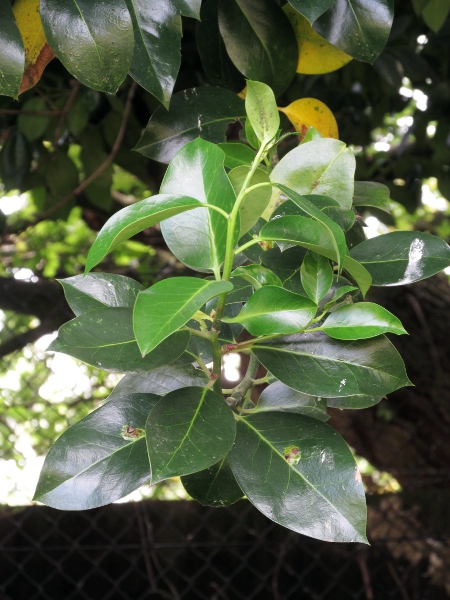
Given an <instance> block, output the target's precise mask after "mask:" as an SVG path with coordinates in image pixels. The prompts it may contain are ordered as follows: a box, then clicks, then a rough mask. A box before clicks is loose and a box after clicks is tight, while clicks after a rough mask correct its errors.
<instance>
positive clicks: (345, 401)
mask: <svg viewBox="0 0 450 600" xmlns="http://www.w3.org/2000/svg"><path fill="white" fill-rule="evenodd" d="M381 400H383V397H378V398H376V397H375V398H373V397H371V396H364V395H361V396H346V397H345V398H326V402H327V405H328V406H329V407H330V408H339V409H340V410H344V409H350V410H355V409H362V408H370V407H371V406H375V405H376V404H379V403H380V402H381Z"/></svg>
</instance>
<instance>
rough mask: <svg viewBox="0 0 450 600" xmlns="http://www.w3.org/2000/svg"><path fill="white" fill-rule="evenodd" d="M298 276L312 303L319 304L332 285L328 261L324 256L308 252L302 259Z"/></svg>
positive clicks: (331, 273)
mask: <svg viewBox="0 0 450 600" xmlns="http://www.w3.org/2000/svg"><path fill="white" fill-rule="evenodd" d="M300 276H301V281H302V285H303V289H304V290H305V292H306V293H307V294H308V296H309V297H310V298H311V300H312V301H313V302H315V303H316V304H319V301H320V300H322V298H323V297H324V296H325V295H326V293H327V292H328V290H329V289H330V287H331V284H332V283H333V269H332V268H331V265H330V261H329V260H328V259H327V258H326V257H325V256H321V255H320V254H316V253H315V252H310V251H308V252H307V253H306V256H305V258H304V259H303V263H302V267H301V269H300Z"/></svg>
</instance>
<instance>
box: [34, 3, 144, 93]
mask: <svg viewBox="0 0 450 600" xmlns="http://www.w3.org/2000/svg"><path fill="white" fill-rule="evenodd" d="M40 11H41V18H42V25H43V28H44V32H45V35H46V37H47V39H48V41H49V43H50V45H51V47H52V49H53V50H54V52H55V54H56V56H57V57H58V58H59V60H60V61H61V62H62V63H63V65H64V66H65V67H66V69H67V70H68V71H69V72H70V73H71V74H72V75H73V76H74V77H76V78H77V79H79V80H80V81H81V82H82V83H84V84H85V85H87V86H88V87H91V88H94V89H95V90H99V91H102V92H109V93H112V94H114V93H115V92H116V91H117V89H118V87H119V85H120V84H121V83H122V81H123V80H124V79H125V77H126V75H127V73H128V70H129V68H130V64H131V60H132V58H133V47H134V36H133V25H132V22H131V16H130V13H129V11H128V9H127V5H126V3H125V0H108V2H105V3H104V4H102V5H101V6H99V5H98V3H96V2H91V1H90V0H76V1H75V0H67V1H66V2H61V1H60V0H41V3H40Z"/></svg>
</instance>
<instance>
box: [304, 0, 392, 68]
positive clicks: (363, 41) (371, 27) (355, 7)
mask: <svg viewBox="0 0 450 600" xmlns="http://www.w3.org/2000/svg"><path fill="white" fill-rule="evenodd" d="M393 18H394V0H336V2H335V3H334V5H333V6H332V8H330V10H328V11H327V12H326V13H325V14H323V15H322V16H321V17H319V19H317V21H316V22H315V23H314V29H315V30H316V31H317V32H318V33H320V35H322V36H323V37H324V38H326V39H327V40H328V41H329V42H330V43H331V44H334V45H335V46H337V47H338V48H340V49H341V50H342V51H343V52H346V53H347V54H349V55H350V56H353V57H354V58H357V59H358V60H362V61H365V62H369V63H373V61H374V60H375V59H376V58H377V56H378V55H379V54H380V53H381V51H382V50H383V48H384V46H385V44H386V42H387V39H388V36H389V33H390V31H391V26H392V20H393Z"/></svg>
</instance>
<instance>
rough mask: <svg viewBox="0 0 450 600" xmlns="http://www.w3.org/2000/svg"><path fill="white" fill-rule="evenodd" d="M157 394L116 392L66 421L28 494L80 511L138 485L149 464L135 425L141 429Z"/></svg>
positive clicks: (111, 500)
mask: <svg viewBox="0 0 450 600" xmlns="http://www.w3.org/2000/svg"><path fill="white" fill-rule="evenodd" d="M159 399H160V398H159V396H155V395H153V394H127V395H123V396H118V397H116V398H114V400H111V401H109V402H106V403H105V404H104V405H103V406H101V407H100V408H97V410H94V412H92V413H91V414H90V415H88V416H87V417H85V418H84V419H82V420H81V421H80V422H79V423H77V424H76V425H72V427H70V428H69V429H68V430H67V431H65V432H64V433H63V434H62V435H61V437H59V438H58V440H57V441H56V443H55V444H54V445H53V446H52V447H51V448H50V451H49V453H48V455H47V458H46V459H45V462H44V466H43V468H42V471H41V475H40V478H39V482H38V485H37V489H36V493H35V495H34V498H33V499H34V500H38V501H39V502H43V503H44V504H47V505H48V506H51V507H53V508H58V509H60V510H86V509H88V508H95V507H97V506H104V505H105V504H110V503H111V502H114V501H115V500H119V498H123V497H124V496H126V495H127V494H130V493H131V492H133V491H134V490H136V489H137V488H139V487H140V486H141V485H143V484H144V483H145V482H146V481H148V480H149V479H150V466H149V462H148V456H147V451H146V445H145V437H144V436H142V435H141V431H139V430H142V433H143V428H144V427H145V422H146V419H147V415H148V413H149V412H150V411H151V410H152V408H153V407H154V406H155V405H156V403H157V402H158V400H159ZM128 428H129V430H130V432H131V434H127V433H126V430H127V429H128ZM132 430H134V431H132Z"/></svg>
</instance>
